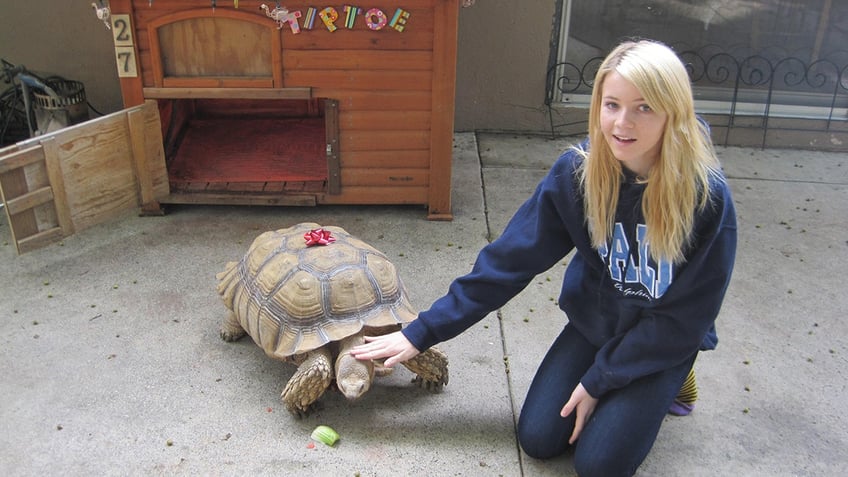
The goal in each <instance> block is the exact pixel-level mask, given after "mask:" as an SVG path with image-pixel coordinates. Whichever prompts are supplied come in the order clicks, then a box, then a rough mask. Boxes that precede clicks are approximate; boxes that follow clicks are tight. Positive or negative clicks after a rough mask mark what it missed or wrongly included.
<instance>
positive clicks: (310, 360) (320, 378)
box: [280, 346, 333, 417]
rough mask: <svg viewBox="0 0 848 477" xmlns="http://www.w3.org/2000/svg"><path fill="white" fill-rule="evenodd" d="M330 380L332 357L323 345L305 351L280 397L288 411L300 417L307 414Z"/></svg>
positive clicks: (331, 376)
mask: <svg viewBox="0 0 848 477" xmlns="http://www.w3.org/2000/svg"><path fill="white" fill-rule="evenodd" d="M332 380H333V357H332V355H331V354H330V350H329V348H328V347H326V346H323V347H321V348H318V349H316V350H313V351H310V352H309V353H307V355H306V359H304V361H303V362H302V363H301V364H300V366H299V367H298V368H297V371H295V373H294V375H293V376H292V377H291V379H289V382H288V383H286V388H285V389H284V390H283V393H282V394H281V395H280V397H281V398H282V399H283V403H284V404H285V405H286V409H288V411H289V412H290V413H292V414H294V415H296V416H298V417H302V416H305V415H307V414H309V410H310V408H311V407H312V405H313V404H314V403H315V401H317V400H318V398H320V397H321V395H322V394H324V391H326V389H327V387H328V386H329V385H330V383H331V382H332Z"/></svg>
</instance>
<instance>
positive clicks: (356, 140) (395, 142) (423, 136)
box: [341, 131, 430, 157]
mask: <svg viewBox="0 0 848 477" xmlns="http://www.w3.org/2000/svg"><path fill="white" fill-rule="evenodd" d="M341 147H342V156H343V157H344V154H345V153H346V152H347V151H402V150H404V149H413V150H414V149H419V150H420V149H429V148H430V132H429V131H350V132H343V133H342V138H341Z"/></svg>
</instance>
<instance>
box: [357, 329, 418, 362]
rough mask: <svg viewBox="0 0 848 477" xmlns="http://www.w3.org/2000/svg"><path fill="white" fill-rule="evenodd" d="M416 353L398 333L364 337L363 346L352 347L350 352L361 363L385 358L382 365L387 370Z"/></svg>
mask: <svg viewBox="0 0 848 477" xmlns="http://www.w3.org/2000/svg"><path fill="white" fill-rule="evenodd" d="M418 353H419V351H418V350H417V349H416V348H415V346H412V343H410V342H409V340H408V339H406V336H404V335H403V333H401V332H400V331H395V332H394V333H389V334H387V335H382V336H366V337H365V344H361V345H359V346H354V347H353V349H351V350H350V354H351V355H352V356H353V357H354V358H356V359H360V360H363V361H367V360H369V359H380V358H387V359H386V361H385V362H384V363H383V366H385V367H387V368H391V367H392V366H394V365H396V364H398V363H400V362H402V361H406V360H408V359H409V358H412V357H413V356H415V355H417V354H418Z"/></svg>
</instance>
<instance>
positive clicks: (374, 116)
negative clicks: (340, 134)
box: [339, 111, 430, 131]
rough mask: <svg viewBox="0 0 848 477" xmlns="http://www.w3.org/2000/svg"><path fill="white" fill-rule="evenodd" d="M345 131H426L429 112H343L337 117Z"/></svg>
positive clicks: (428, 123) (428, 127)
mask: <svg viewBox="0 0 848 477" xmlns="http://www.w3.org/2000/svg"><path fill="white" fill-rule="evenodd" d="M339 121H340V123H339V124H340V125H341V127H342V129H344V130H345V131H356V130H366V131H370V130H375V129H379V130H384V131H398V130H407V131H415V130H421V131H427V130H429V129H430V112H429V111H345V112H343V113H342V114H341V115H340V117H339Z"/></svg>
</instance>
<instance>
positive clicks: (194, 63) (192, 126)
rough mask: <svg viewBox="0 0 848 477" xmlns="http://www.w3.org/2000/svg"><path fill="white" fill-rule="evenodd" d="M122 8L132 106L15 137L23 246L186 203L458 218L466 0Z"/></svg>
mask: <svg viewBox="0 0 848 477" xmlns="http://www.w3.org/2000/svg"><path fill="white" fill-rule="evenodd" d="M109 5H110V7H111V18H110V24H111V31H112V34H113V38H114V43H115V59H116V63H117V67H118V73H119V79H120V84H121V91H122V95H123V101H124V105H125V106H126V107H127V108H128V109H126V110H124V111H121V112H118V113H114V114H111V115H108V116H105V117H102V118H98V119H96V120H92V121H88V122H85V123H82V124H79V125H76V126H73V127H70V128H66V129H63V130H60V131H57V132H56V133H53V134H50V135H47V136H41V137H39V138H34V139H31V140H28V141H25V142H22V143H19V144H17V145H15V146H11V147H8V148H6V149H4V150H0V189H1V190H2V192H3V199H4V201H5V203H6V204H7V207H6V211H7V214H8V215H9V219H10V224H12V229H13V233H14V234H15V240H16V243H17V245H18V249H19V250H21V251H23V250H27V249H30V248H35V247H36V246H40V245H42V244H44V243H48V242H49V241H51V240H56V239H58V238H61V237H63V236H66V235H68V234H69V233H73V231H74V230H78V229H80V228H83V227H85V226H87V225H90V224H92V223H95V222H96V221H97V220H98V219H99V218H100V217H103V216H109V215H112V213H113V212H117V211H118V210H119V209H126V208H128V207H133V206H136V207H137V206H140V207H141V209H142V211H143V212H145V213H150V214H153V213H161V204H169V203H197V204H250V205H319V204H421V205H424V206H426V207H427V209H428V218H430V219H435V220H450V219H451V210H450V182H451V153H452V141H453V110H454V90H455V86H454V83H455V73H456V36H457V17H458V9H459V4H458V0H408V1H406V2H404V3H396V2H389V1H388V0H370V1H369V2H368V3H367V5H362V6H361V7H360V6H352V5H335V6H325V5H324V4H306V3H291V4H287V5H285V8H284V7H282V6H280V4H279V3H277V4H274V3H269V2H266V3H265V4H264V5H263V3H262V2H258V1H245V0H242V1H240V2H239V1H234V2H229V1H224V0H222V1H214V0H213V1H211V2H210V1H209V0H202V1H201V0H153V1H150V0H111V1H110V2H109ZM272 17H273V18H272ZM93 21H96V20H95V19H93ZM22 244H23V245H22Z"/></svg>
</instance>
